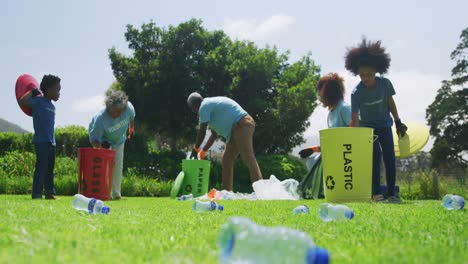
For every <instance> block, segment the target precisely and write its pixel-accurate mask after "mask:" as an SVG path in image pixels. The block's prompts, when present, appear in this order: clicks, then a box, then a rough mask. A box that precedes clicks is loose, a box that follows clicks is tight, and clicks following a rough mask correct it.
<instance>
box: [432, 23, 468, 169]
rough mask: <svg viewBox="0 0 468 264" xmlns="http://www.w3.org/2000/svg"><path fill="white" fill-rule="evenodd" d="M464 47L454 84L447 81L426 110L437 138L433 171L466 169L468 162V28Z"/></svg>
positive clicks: (461, 46)
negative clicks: (455, 167)
mask: <svg viewBox="0 0 468 264" xmlns="http://www.w3.org/2000/svg"><path fill="white" fill-rule="evenodd" d="M460 39H461V43H460V44H459V45H458V46H457V48H456V49H455V50H454V51H453V52H452V54H451V59H452V60H454V61H455V62H456V66H455V67H454V68H453V69H452V80H450V81H443V82H442V87H441V88H440V89H439V90H438V92H437V96H436V98H435V100H434V102H432V104H431V105H429V107H428V108H427V109H426V119H427V121H428V123H429V125H430V133H431V135H432V136H434V137H435V142H434V146H433V148H432V150H431V155H432V165H433V167H440V166H447V165H449V164H452V163H458V164H463V165H464V166H466V165H467V164H468V160H467V159H466V156H467V155H468V140H467V139H468V88H466V87H465V85H466V83H467V82H468V61H467V52H468V28H466V29H464V30H463V31H462V34H461V36H460Z"/></svg>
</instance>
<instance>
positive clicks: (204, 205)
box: [192, 200, 224, 213]
mask: <svg viewBox="0 0 468 264" xmlns="http://www.w3.org/2000/svg"><path fill="white" fill-rule="evenodd" d="M192 209H193V211H195V212H197V213H202V212H207V211H216V210H218V211H223V210H224V207H223V206H222V205H219V204H217V203H216V202H213V201H208V202H202V201H199V200H195V202H194V203H193V207H192Z"/></svg>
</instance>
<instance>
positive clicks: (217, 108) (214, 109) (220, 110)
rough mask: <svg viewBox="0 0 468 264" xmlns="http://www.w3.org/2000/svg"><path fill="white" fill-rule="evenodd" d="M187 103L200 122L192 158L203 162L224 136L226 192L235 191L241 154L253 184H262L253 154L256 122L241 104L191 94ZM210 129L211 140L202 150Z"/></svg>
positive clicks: (223, 162) (229, 100)
mask: <svg viewBox="0 0 468 264" xmlns="http://www.w3.org/2000/svg"><path fill="white" fill-rule="evenodd" d="M187 103H188V105H189V107H190V108H191V109H192V111H193V112H194V113H198V118H199V122H200V129H199V130H198V133H197V142H196V144H195V146H194V148H193V151H192V155H191V158H197V157H198V158H200V159H204V157H205V152H206V151H208V149H210V147H211V146H212V145H213V143H214V141H215V140H216V138H217V137H218V136H221V137H223V138H224V139H225V140H226V148H225V150H224V153H223V160H222V168H223V173H222V174H223V179H222V182H223V189H224V190H228V191H232V186H233V167H234V162H235V160H236V159H237V156H239V154H240V156H241V158H242V160H243V161H244V163H245V165H246V166H247V168H248V169H249V172H250V180H251V181H252V183H253V182H256V181H258V180H261V179H262V173H261V171H260V168H259V166H258V163H257V159H256V158H255V154H254V150H253V134H254V131H255V121H254V120H253V118H252V117H251V116H250V115H249V114H248V113H247V112H246V111H245V110H244V109H242V107H241V106H240V105H239V104H238V103H236V102H235V101H234V100H232V99H230V98H228V97H224V96H218V97H207V98H203V97H202V96H201V95H200V94H199V93H192V94H190V96H189V97H188V100H187ZM207 128H210V129H211V136H210V138H209V139H208V141H207V142H206V144H205V146H204V147H203V148H201V144H202V143H203V140H204V139H205V134H206V129H207Z"/></svg>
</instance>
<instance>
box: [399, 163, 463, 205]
mask: <svg viewBox="0 0 468 264" xmlns="http://www.w3.org/2000/svg"><path fill="white" fill-rule="evenodd" d="M399 176H400V177H401V181H400V183H398V182H397V184H399V185H400V196H401V197H402V198H403V199H407V200H415V199H420V200H426V199H436V200H438V199H441V198H442V197H443V196H444V195H445V194H447V193H448V190H449V186H448V183H450V182H452V181H453V179H451V178H450V177H442V176H441V175H440V174H439V173H437V172H436V171H428V172H426V171H422V170H419V171H414V172H411V173H400V174H399ZM454 187H455V186H453V187H451V188H450V189H451V190H455V189H456V188H454ZM465 187H466V185H465Z"/></svg>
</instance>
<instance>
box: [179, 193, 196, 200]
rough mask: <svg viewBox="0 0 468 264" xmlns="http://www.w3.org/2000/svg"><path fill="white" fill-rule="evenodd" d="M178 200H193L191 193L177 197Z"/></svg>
mask: <svg viewBox="0 0 468 264" xmlns="http://www.w3.org/2000/svg"><path fill="white" fill-rule="evenodd" d="M177 200H178V201H187V200H193V194H185V195H182V196H180V197H177Z"/></svg>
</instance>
